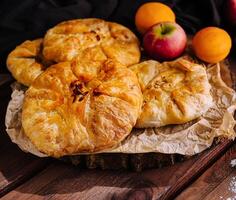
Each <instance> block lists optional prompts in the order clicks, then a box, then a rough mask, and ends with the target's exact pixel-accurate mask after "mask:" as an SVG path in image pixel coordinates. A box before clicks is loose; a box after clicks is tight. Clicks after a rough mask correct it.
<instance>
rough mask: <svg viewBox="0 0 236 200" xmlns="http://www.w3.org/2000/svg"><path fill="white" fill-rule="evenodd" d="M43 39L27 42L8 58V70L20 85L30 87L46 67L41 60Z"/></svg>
mask: <svg viewBox="0 0 236 200" xmlns="http://www.w3.org/2000/svg"><path fill="white" fill-rule="evenodd" d="M42 42H43V40H42V39H36V40H32V41H30V40H27V41H25V42H23V43H22V44H20V45H19V46H17V47H16V48H15V49H14V50H13V51H12V52H11V53H10V54H9V55H8V58H7V68H8V69H9V71H10V72H11V73H12V75H13V77H14V78H15V79H16V80H17V81H18V82H20V83H22V84H24V85H26V86H30V85H31V83H32V82H33V81H34V80H35V78H37V77H38V75H40V74H41V73H42V72H43V71H44V69H45V66H44V64H43V63H42V60H41V58H40V53H41V48H42Z"/></svg>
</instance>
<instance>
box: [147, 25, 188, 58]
mask: <svg viewBox="0 0 236 200" xmlns="http://www.w3.org/2000/svg"><path fill="white" fill-rule="evenodd" d="M186 44H187V36H186V34H185V32H184V30H183V29H182V28H181V26H180V25H178V24H176V23H174V22H162V23H158V24H155V25H154V26H152V27H151V28H150V29H149V30H148V31H147V32H146V34H145V35H144V38H143V46H144V50H145V51H146V52H147V54H148V55H149V56H151V57H152V58H154V59H157V60H159V61H165V60H172V59H175V58H177V57H179V56H180V55H181V54H182V53H183V51H184V50H185V47H186Z"/></svg>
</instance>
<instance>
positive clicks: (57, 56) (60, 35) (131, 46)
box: [43, 18, 140, 66]
mask: <svg viewBox="0 0 236 200" xmlns="http://www.w3.org/2000/svg"><path fill="white" fill-rule="evenodd" d="M96 46H99V47H100V48H101V50H102V51H103V52H104V54H105V55H106V56H107V57H108V58H112V59H114V60H116V61H118V62H120V63H121V64H123V65H125V66H128V65H132V64H136V63H138V62H139V59H140V50H139V41H138V39H137V38H136V36H135V35H134V34H133V33H132V32H131V31H130V30H129V29H128V28H126V27H124V26H122V25H120V24H117V23H113V22H106V21H104V20H102V19H94V18H90V19H76V20H70V21H65V22H62V23H60V24H58V25H56V26H55V27H53V28H51V29H49V30H48V31H47V33H46V35H45V37H44V49H43V55H44V56H45V58H46V59H48V60H51V61H54V62H62V61H71V60H72V59H73V58H75V57H76V56H77V55H78V54H79V53H80V52H81V51H83V50H85V49H87V48H89V47H90V48H91V47H96Z"/></svg>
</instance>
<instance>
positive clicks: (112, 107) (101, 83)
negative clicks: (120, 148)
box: [22, 59, 142, 157]
mask: <svg viewBox="0 0 236 200" xmlns="http://www.w3.org/2000/svg"><path fill="white" fill-rule="evenodd" d="M90 62H91V66H92V63H93V62H95V60H93V61H90V60H87V63H82V64H83V65H81V63H80V62H78V61H74V62H72V64H71V63H70V62H62V63H58V64H56V65H52V66H50V67H49V68H48V69H46V71H45V72H44V73H42V74H41V75H40V76H39V77H38V78H37V79H36V80H35V81H34V82H33V83H32V85H31V86H30V87H29V89H28V90H27V91H26V94H25V99H24V103H23V111H22V126H23V129H24V131H25V134H26V135H27V136H28V137H29V139H30V140H31V141H32V143H33V144H34V145H35V146H36V148H37V149H38V150H39V151H41V152H43V153H46V154H47V155H49V156H54V157H61V156H64V155H71V154H74V153H81V152H95V151H99V150H103V149H107V148H111V147H114V146H116V145H117V144H118V143H120V142H121V141H122V140H123V139H124V138H125V137H126V136H127V135H129V133H130V132H131V130H132V128H133V126H134V125H135V123H136V120H137V118H138V116H139V114H140V111H141V106H142V92H141V89H140V86H139V83H138V79H137V77H136V75H135V73H133V72H132V70H130V69H128V68H126V67H124V66H123V65H121V64H119V63H117V62H115V61H113V60H109V59H108V60H106V61H97V65H98V63H100V66H99V70H97V71H96V70H95V71H94V73H93V76H92V78H90V79H86V81H85V80H84V78H83V77H86V70H84V72H85V76H83V75H82V73H83V72H82V71H83V70H81V71H80V76H77V75H76V74H75V73H74V72H73V68H76V66H77V67H79V68H80V69H82V68H83V66H84V64H87V65H85V68H86V66H88V65H89V63H90ZM88 80H89V81H88Z"/></svg>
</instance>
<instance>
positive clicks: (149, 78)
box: [130, 58, 212, 128]
mask: <svg viewBox="0 0 236 200" xmlns="http://www.w3.org/2000/svg"><path fill="white" fill-rule="evenodd" d="M130 69H132V70H133V71H134V72H135V73H136V74H137V76H138V79H139V83H140V86H141V89H142V92H143V98H144V102H143V106H142V113H141V115H140V116H139V118H138V120H137V124H136V127H139V128H144V127H145V128H146V127H160V126H165V125H168V124H182V123H185V122H188V121H191V120H193V119H196V118H198V117H200V116H201V115H202V114H204V113H205V112H206V111H207V110H208V109H209V107H210V106H211V105H212V97H211V94H210V88H211V87H210V84H209V82H208V78H207V73H206V69H205V68H204V66H202V65H200V64H196V63H193V62H190V61H188V60H187V59H184V58H180V59H177V60H176V61H172V62H164V63H159V62H157V61H154V60H148V61H145V62H142V63H140V64H137V65H133V66H131V67H130Z"/></svg>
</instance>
